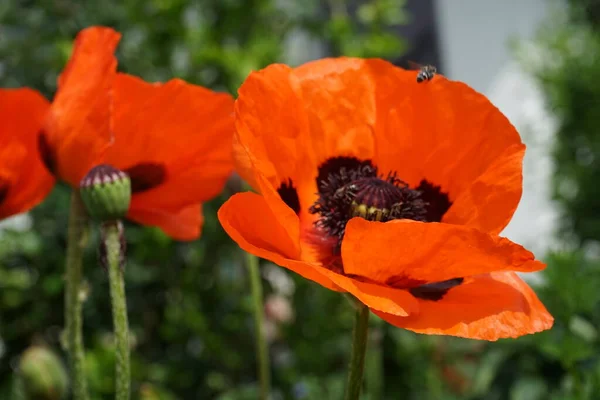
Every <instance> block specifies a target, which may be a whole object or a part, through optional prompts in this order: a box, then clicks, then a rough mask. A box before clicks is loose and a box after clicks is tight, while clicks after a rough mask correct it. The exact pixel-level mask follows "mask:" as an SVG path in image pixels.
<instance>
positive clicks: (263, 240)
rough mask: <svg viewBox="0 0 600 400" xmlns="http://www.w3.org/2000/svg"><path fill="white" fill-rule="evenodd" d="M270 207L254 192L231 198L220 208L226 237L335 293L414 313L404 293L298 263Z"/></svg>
mask: <svg viewBox="0 0 600 400" xmlns="http://www.w3.org/2000/svg"><path fill="white" fill-rule="evenodd" d="M274 214H275V212H274V211H273V210H272V209H271V208H270V204H269V203H268V202H267V201H266V200H265V199H264V198H263V197H262V196H260V195H258V194H256V193H250V192H247V193H238V194H235V195H233V196H232V197H231V198H230V199H229V200H227V201H226V202H225V204H223V206H222V207H221V208H220V209H219V221H220V222H221V225H222V226H223V229H225V231H226V232H227V234H228V235H229V236H230V237H231V238H232V239H233V240H234V241H235V242H236V243H237V244H238V245H239V246H240V247H241V248H242V249H243V250H245V251H247V252H249V253H252V254H255V255H257V256H259V257H262V258H264V259H267V260H269V261H272V262H274V263H275V264H277V265H280V266H282V267H285V268H288V269H290V270H292V271H294V272H296V273H297V274H299V275H301V276H303V277H304V278H307V279H310V280H312V281H314V282H317V283H318V284H320V285H322V286H324V287H326V288H328V289H331V290H335V291H347V292H349V293H351V294H352V295H354V296H355V297H357V298H358V299H359V300H360V301H362V302H363V303H365V304H366V305H368V306H369V307H371V308H373V309H377V310H383V311H385V312H388V313H390V314H395V315H408V314H409V313H411V312H416V311H417V302H416V300H415V299H414V298H413V297H412V296H411V295H410V294H409V293H408V292H406V291H404V290H398V289H393V288H386V287H383V286H380V285H374V284H372V283H366V282H361V281H358V280H355V279H352V278H349V277H346V276H343V275H340V274H337V273H335V272H332V271H329V270H327V269H326V268H323V267H322V266H321V265H320V263H318V262H311V261H305V260H301V254H300V253H301V252H303V251H304V249H300V248H299V247H298V243H297V238H295V237H293V236H292V237H290V234H289V232H288V231H287V230H286V229H285V228H284V226H283V225H282V224H281V223H280V221H278V220H277V218H276V217H275V215H274Z"/></svg>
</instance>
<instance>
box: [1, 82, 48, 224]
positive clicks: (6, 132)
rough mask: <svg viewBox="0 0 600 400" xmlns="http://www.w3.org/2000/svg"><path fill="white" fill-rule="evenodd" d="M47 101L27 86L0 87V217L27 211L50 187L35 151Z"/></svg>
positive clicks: (46, 172) (42, 165)
mask: <svg viewBox="0 0 600 400" xmlns="http://www.w3.org/2000/svg"><path fill="white" fill-rule="evenodd" d="M49 106H50V104H49V103H48V101H47V100H46V99H44V97H43V96H42V95H41V94H39V93H37V92H36V91H34V90H31V89H25V88H23V89H0V219H3V218H6V217H9V216H11V215H15V214H19V213H22V212H25V211H28V210H29V209H31V208H32V207H34V206H36V205H37V204H38V203H40V202H41V201H42V200H43V199H44V198H45V197H46V195H47V194H48V193H49V192H50V190H51V189H52V186H53V185H54V178H53V177H52V175H50V174H49V173H48V171H47V170H46V168H45V167H44V164H43V163H42V161H41V159H40V157H39V153H38V151H37V134H38V132H39V131H40V128H41V127H42V124H43V121H44V118H45V116H46V113H47V111H48V108H49Z"/></svg>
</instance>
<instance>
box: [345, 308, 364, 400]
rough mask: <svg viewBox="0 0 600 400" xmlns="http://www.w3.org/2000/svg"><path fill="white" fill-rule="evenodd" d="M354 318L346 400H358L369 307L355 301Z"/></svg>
mask: <svg viewBox="0 0 600 400" xmlns="http://www.w3.org/2000/svg"><path fill="white" fill-rule="evenodd" d="M354 305H355V308H356V318H355V320H354V331H353V332H352V355H351V356H350V370H349V371H348V384H347V387H346V397H345V399H346V400H358V398H359V396H360V390H361V387H362V381H363V372H364V370H365V354H366V351H367V336H368V332H369V307H366V306H365V305H364V304H362V303H360V302H358V301H355V304H354Z"/></svg>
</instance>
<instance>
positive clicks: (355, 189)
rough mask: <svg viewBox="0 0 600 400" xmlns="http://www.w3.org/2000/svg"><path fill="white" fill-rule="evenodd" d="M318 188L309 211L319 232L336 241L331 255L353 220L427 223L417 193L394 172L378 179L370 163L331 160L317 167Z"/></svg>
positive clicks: (340, 158)
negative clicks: (316, 197)
mask: <svg viewBox="0 0 600 400" xmlns="http://www.w3.org/2000/svg"><path fill="white" fill-rule="evenodd" d="M336 166H337V169H336V168H335V167H336ZM323 171H326V175H325V174H323ZM317 187H318V190H319V198H318V199H317V201H316V202H315V203H314V204H313V205H312V206H311V207H310V209H309V212H310V213H311V214H318V215H319V219H318V220H317V221H316V222H315V228H316V229H317V230H318V231H320V232H321V233H322V234H324V235H326V236H329V237H334V238H336V239H337V243H336V244H335V245H334V248H333V253H334V254H339V252H340V249H341V244H342V239H343V237H344V232H345V229H346V224H347V223H348V221H349V220H350V219H351V218H353V217H361V218H364V219H366V220H369V221H380V222H386V221H391V220H393V219H412V220H415V221H425V220H426V215H427V210H426V206H427V203H425V202H424V201H423V200H422V199H421V198H420V192H419V191H417V190H414V189H411V188H409V187H408V185H407V184H406V183H405V182H403V181H402V180H401V179H399V178H398V177H397V176H396V173H393V172H392V173H389V174H388V175H387V177H385V178H383V177H381V176H378V171H377V167H375V166H374V165H373V164H372V163H371V161H360V160H358V159H353V158H349V157H337V158H332V159H330V160H328V161H326V162H325V163H324V164H323V165H322V166H321V167H320V168H319V177H318V178H317Z"/></svg>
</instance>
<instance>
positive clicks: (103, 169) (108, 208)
mask: <svg viewBox="0 0 600 400" xmlns="http://www.w3.org/2000/svg"><path fill="white" fill-rule="evenodd" d="M79 191H80V194H81V200H83V203H84V204H85V207H86V209H87V211H88V214H89V215H90V217H92V218H93V219H96V220H99V221H112V220H117V219H121V218H122V217H124V216H125V214H127V211H128V210H129V203H130V202H131V180H130V179H129V176H128V175H127V174H126V173H125V172H123V171H121V170H119V169H117V168H115V167H113V166H111V165H108V164H101V165H98V166H95V167H94V168H92V169H91V170H90V171H89V172H88V173H87V175H86V176H85V177H84V178H83V179H82V180H81V183H80V184H79Z"/></svg>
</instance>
